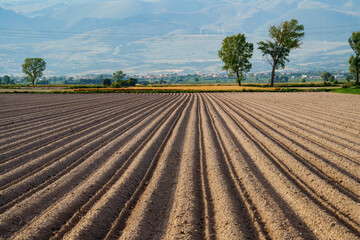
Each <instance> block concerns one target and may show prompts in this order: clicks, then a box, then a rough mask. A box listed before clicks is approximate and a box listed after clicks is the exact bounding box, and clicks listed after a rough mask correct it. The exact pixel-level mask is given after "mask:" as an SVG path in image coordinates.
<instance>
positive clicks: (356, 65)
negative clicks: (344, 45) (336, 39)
mask: <svg viewBox="0 0 360 240" xmlns="http://www.w3.org/2000/svg"><path fill="white" fill-rule="evenodd" d="M349 45H350V47H351V49H352V50H353V51H354V53H355V56H354V55H351V56H350V58H349V65H350V66H349V71H350V73H351V74H352V75H354V76H355V80H356V84H359V69H360V32H353V33H352V34H351V37H350V38H349Z"/></svg>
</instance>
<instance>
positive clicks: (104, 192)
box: [0, 93, 360, 239]
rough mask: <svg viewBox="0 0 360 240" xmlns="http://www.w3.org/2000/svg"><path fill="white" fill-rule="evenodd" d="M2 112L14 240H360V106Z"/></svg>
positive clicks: (112, 102)
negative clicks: (118, 239) (117, 239)
mask: <svg viewBox="0 0 360 240" xmlns="http://www.w3.org/2000/svg"><path fill="white" fill-rule="evenodd" d="M0 103H1V104H0V119H1V121H0V238H4V239H116V238H120V239H360V96H357V95H343V94H334V93H198V94H84V95H82V94H76V95H65V94H64V95H48V94H44V95H43V94H6V95H4V94H2V95H0Z"/></svg>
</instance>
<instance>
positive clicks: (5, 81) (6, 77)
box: [3, 75, 11, 85]
mask: <svg viewBox="0 0 360 240" xmlns="http://www.w3.org/2000/svg"><path fill="white" fill-rule="evenodd" d="M3 81H4V84H5V85H10V84H11V79H10V77H9V76H8V75H5V76H4V78H3Z"/></svg>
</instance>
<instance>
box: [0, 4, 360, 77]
mask: <svg viewBox="0 0 360 240" xmlns="http://www.w3.org/2000/svg"><path fill="white" fill-rule="evenodd" d="M292 18H296V19H297V20H298V21H299V23H301V24H303V25H304V27H305V37H304V39H303V45H302V48H301V49H298V50H296V51H294V52H292V53H291V58H290V63H289V64H288V65H287V68H286V70H287V71H298V70H301V71H304V70H347V69H348V64H347V59H348V58H349V56H350V54H351V53H352V50H351V49H350V47H349V44H348V38H349V37H350V35H351V33H352V32H354V31H359V30H360V5H359V4H357V0H348V1H341V0H326V1H325V0H317V1H315V0H242V1H240V0H239V1H236V0H206V1H205V0H122V1H107V0H106V1H100V0H83V1H60V0H47V1H36V0H28V1H26V0H13V1H7V3H2V2H0V34H1V38H0V61H1V63H2V64H1V65H0V75H4V74H20V73H21V64H22V63H23V61H24V59H25V58H27V57H42V58H44V59H45V61H46V62H47V70H46V72H45V74H47V75H73V74H88V73H111V72H113V71H115V70H119V69H121V70H123V71H125V72H127V73H132V74H135V73H137V74H145V73H165V72H177V73H194V72H204V73H205V72H220V71H221V66H222V62H221V61H220V59H219V58H218V56H217V52H218V50H219V49H220V48H221V42H222V40H223V38H224V37H226V36H229V35H234V34H237V33H245V34H246V36H247V40H248V41H250V42H253V43H256V42H258V41H260V40H265V39H267V38H268V28H269V26H270V25H274V24H280V23H281V22H282V21H285V20H290V19H292ZM252 62H253V70H252V71H253V72H257V71H270V65H269V64H268V63H267V62H266V60H264V59H263V58H262V56H261V52H260V51H259V50H257V49H256V44H255V51H254V56H253V58H252Z"/></svg>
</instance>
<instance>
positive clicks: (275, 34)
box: [258, 19, 304, 87]
mask: <svg viewBox="0 0 360 240" xmlns="http://www.w3.org/2000/svg"><path fill="white" fill-rule="evenodd" d="M269 36H270V38H271V40H266V41H265V42H264V41H260V42H258V45H259V47H258V48H259V49H260V50H261V51H262V53H263V56H267V57H266V59H267V61H268V62H269V63H270V65H271V66H272V72H271V81H270V86H271V87H272V86H274V78H275V71H276V70H277V69H279V67H281V68H285V63H286V62H289V59H288V57H289V55H290V52H291V50H292V49H296V48H300V46H301V44H302V43H301V42H300V40H301V38H302V37H303V36H304V25H299V24H298V21H297V20H296V19H291V20H290V21H285V22H283V23H281V24H280V25H278V26H275V25H273V26H270V29H269Z"/></svg>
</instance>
